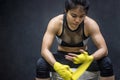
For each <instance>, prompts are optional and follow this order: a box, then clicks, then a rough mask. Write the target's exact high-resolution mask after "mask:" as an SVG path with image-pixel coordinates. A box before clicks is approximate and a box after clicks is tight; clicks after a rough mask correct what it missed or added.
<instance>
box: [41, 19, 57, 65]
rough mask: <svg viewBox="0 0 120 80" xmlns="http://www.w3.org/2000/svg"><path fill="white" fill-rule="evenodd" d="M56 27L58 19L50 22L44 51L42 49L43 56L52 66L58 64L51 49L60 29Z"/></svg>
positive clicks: (45, 36)
mask: <svg viewBox="0 0 120 80" xmlns="http://www.w3.org/2000/svg"><path fill="white" fill-rule="evenodd" d="M56 26H58V24H57V22H56V19H52V20H51V21H50V22H49V24H48V27H47V30H46V32H45V35H44V37H43V42H42V49H41V55H42V56H43V57H44V58H45V60H46V61H47V62H48V63H49V64H50V65H52V66H53V64H54V63H55V62H56V60H55V58H54V56H53V55H52V53H51V51H50V48H51V46H52V43H53V41H54V38H55V35H56V33H57V31H58V28H57V27H56Z"/></svg>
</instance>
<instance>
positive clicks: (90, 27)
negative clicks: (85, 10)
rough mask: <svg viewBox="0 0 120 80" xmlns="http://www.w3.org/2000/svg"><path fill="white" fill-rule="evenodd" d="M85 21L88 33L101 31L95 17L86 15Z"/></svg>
mask: <svg viewBox="0 0 120 80" xmlns="http://www.w3.org/2000/svg"><path fill="white" fill-rule="evenodd" d="M84 23H85V30H86V32H87V34H91V33H93V32H96V31H97V32H99V25H98V24H97V22H96V21H95V20H94V19H92V18H90V17H88V16H86V17H85V20H84Z"/></svg>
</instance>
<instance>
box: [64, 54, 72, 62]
mask: <svg viewBox="0 0 120 80" xmlns="http://www.w3.org/2000/svg"><path fill="white" fill-rule="evenodd" d="M65 59H67V60H70V61H73V57H72V56H69V55H65Z"/></svg>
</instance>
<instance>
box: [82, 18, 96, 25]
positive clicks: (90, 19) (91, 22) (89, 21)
mask: <svg viewBox="0 0 120 80" xmlns="http://www.w3.org/2000/svg"><path fill="white" fill-rule="evenodd" d="M84 23H85V25H86V26H91V25H95V24H97V23H96V21H95V20H94V19H92V18H90V17H88V16H86V17H85V21H84Z"/></svg>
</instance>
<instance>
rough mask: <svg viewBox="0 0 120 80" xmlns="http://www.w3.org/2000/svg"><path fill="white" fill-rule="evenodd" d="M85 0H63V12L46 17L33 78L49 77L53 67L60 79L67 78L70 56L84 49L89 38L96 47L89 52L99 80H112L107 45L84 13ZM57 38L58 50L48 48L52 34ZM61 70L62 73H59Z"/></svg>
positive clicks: (70, 72)
mask: <svg viewBox="0 0 120 80" xmlns="http://www.w3.org/2000/svg"><path fill="white" fill-rule="evenodd" d="M87 1H88V0H66V2H65V14H60V15H58V16H56V17H54V18H53V19H51V20H50V22H49V24H48V26H47V30H46V32H45V35H44V37H43V42H42V49H41V55H42V58H40V59H39V60H38V62H37V70H36V72H37V73H36V74H37V76H36V80H50V78H49V77H50V76H49V72H50V71H51V70H55V71H56V72H58V73H59V74H60V76H61V77H62V78H63V79H67V80H71V76H72V71H71V70H70V67H71V68H72V67H74V68H77V67H78V66H79V65H80V64H74V59H75V58H77V56H79V55H80V53H84V52H86V51H87V42H88V40H89V38H91V39H92V40H93V43H94V44H95V45H96V48H97V50H96V51H95V52H94V53H92V54H91V55H89V56H91V57H92V58H93V59H94V60H95V61H97V64H98V67H99V69H100V75H101V77H100V80H114V74H113V69H112V64H111V62H110V59H109V58H108V57H107V55H108V49H107V46H106V43H105V40H104V38H103V36H102V34H101V32H100V29H99V26H98V24H97V23H96V22H95V21H94V20H93V19H91V18H90V17H88V16H87V12H88V9H89V4H88V2H87ZM55 37H56V38H57V40H58V50H57V52H56V53H55V54H54V53H52V52H51V51H50V48H51V46H52V43H53V41H54V38H55ZM63 72H64V73H63Z"/></svg>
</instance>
